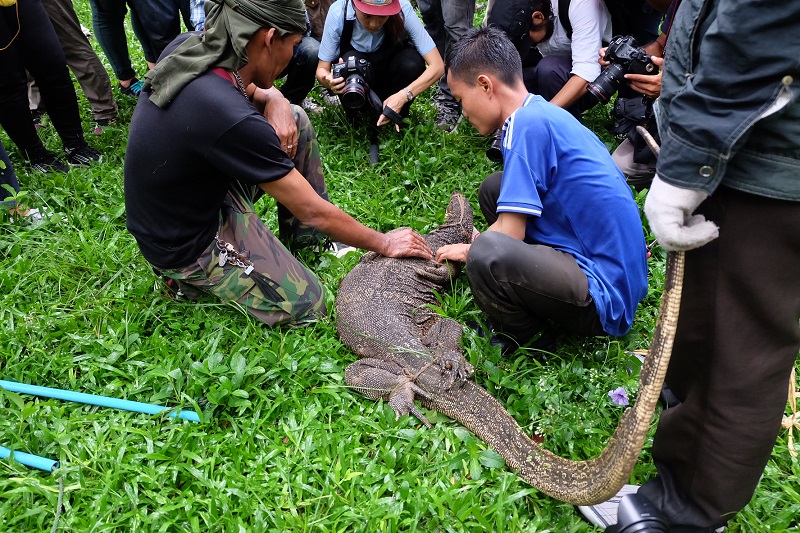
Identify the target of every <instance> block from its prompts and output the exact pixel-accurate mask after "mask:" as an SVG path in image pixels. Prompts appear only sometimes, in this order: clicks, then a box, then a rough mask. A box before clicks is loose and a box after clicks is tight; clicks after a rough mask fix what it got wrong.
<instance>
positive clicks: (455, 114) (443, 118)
mask: <svg viewBox="0 0 800 533" xmlns="http://www.w3.org/2000/svg"><path fill="white" fill-rule="evenodd" d="M459 122H461V109H460V108H459V106H457V105H455V106H454V105H451V104H446V103H443V102H439V104H438V106H437V111H436V120H435V121H434V124H435V125H436V127H437V128H439V129H440V130H444V131H445V132H446V133H452V132H453V131H455V129H456V126H458V123H459Z"/></svg>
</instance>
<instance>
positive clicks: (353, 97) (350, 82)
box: [340, 74, 367, 109]
mask: <svg viewBox="0 0 800 533" xmlns="http://www.w3.org/2000/svg"><path fill="white" fill-rule="evenodd" d="M340 99H341V100H342V105H343V106H345V107H348V108H350V109H360V108H362V107H364V104H365V103H366V101H367V87H366V84H365V83H364V80H363V78H361V77H360V76H359V75H357V74H353V75H351V76H348V78H347V80H346V81H345V85H344V91H343V92H342V94H341V96H340Z"/></svg>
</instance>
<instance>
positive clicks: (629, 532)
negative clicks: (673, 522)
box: [606, 493, 669, 533]
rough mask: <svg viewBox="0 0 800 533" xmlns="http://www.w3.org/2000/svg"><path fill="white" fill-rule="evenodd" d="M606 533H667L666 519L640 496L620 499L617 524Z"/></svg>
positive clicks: (629, 495)
mask: <svg viewBox="0 0 800 533" xmlns="http://www.w3.org/2000/svg"><path fill="white" fill-rule="evenodd" d="M606 531H607V532H608V533H669V526H668V525H667V519H666V517H664V515H663V514H661V511H659V510H658V509H656V507H655V505H653V503H652V502H651V501H650V500H648V499H647V498H645V497H644V496H642V495H640V494H635V493H634V494H627V495H625V496H623V497H622V499H621V500H620V502H619V509H617V523H616V525H613V526H609V527H608V528H607V529H606Z"/></svg>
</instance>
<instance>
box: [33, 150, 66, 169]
mask: <svg viewBox="0 0 800 533" xmlns="http://www.w3.org/2000/svg"><path fill="white" fill-rule="evenodd" d="M28 165H29V166H30V169H31V170H32V171H34V172H41V173H42V174H48V173H50V172H65V173H66V172H69V167H68V166H67V165H65V164H64V162H63V161H61V160H60V159H59V158H57V157H56V156H55V154H53V153H52V152H50V151H48V150H42V151H41V152H39V153H37V154H35V155H33V156H31V158H30V160H28Z"/></svg>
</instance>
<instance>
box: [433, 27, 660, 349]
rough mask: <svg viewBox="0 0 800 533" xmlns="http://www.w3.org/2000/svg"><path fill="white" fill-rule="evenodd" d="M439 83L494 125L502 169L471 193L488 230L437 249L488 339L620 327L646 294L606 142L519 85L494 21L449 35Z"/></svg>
mask: <svg viewBox="0 0 800 533" xmlns="http://www.w3.org/2000/svg"><path fill="white" fill-rule="evenodd" d="M448 82H449V84H450V88H451V90H452V92H453V95H455V97H456V99H457V100H459V101H460V102H461V105H462V109H463V113H464V116H465V117H467V118H468V119H469V120H470V122H471V123H472V124H473V126H475V128H476V129H477V130H478V131H479V132H480V133H482V134H488V133H491V132H492V131H494V130H496V129H497V128H499V127H501V126H502V128H503V161H504V164H505V169H504V171H503V172H502V173H495V174H492V175H491V176H489V177H488V178H486V180H485V181H484V182H483V183H482V184H481V187H480V193H479V202H480V207H481V211H482V212H483V215H484V217H485V218H486V221H487V223H488V224H489V228H488V230H487V231H486V232H484V233H483V234H481V235H480V236H478V237H477V238H476V239H475V240H474V242H473V243H472V244H471V245H451V246H446V247H443V248H440V249H439V251H438V253H437V255H436V258H437V260H438V261H443V260H446V259H449V260H456V261H462V262H465V263H466V271H467V277H468V278H469V282H470V285H471V287H472V291H473V293H474V295H475V300H476V301H477V303H478V305H479V306H480V308H481V309H482V310H483V311H484V312H485V313H486V314H487V315H488V317H489V321H490V323H491V325H492V327H493V328H494V330H495V332H496V333H501V334H502V335H500V336H497V335H496V336H495V338H494V344H501V346H502V347H503V349H504V351H506V352H508V351H510V350H513V349H515V348H516V347H517V345H522V344H525V343H528V342H529V341H531V340H532V339H533V338H535V337H536V336H539V335H543V334H545V333H546V334H547V335H546V337H550V338H552V335H553V331H555V330H557V329H561V330H564V331H566V332H568V333H572V334H576V335H583V336H595V335H615V336H620V335H624V334H626V333H627V332H628V330H629V329H630V327H631V324H632V323H633V316H634V313H635V311H636V307H637V305H638V304H639V301H640V300H641V299H642V298H643V297H644V296H645V294H647V261H646V254H647V252H646V247H645V242H644V233H643V231H642V223H641V220H640V217H639V211H638V209H637V207H636V203H635V202H634V200H633V196H632V194H631V191H630V188H629V187H628V186H627V185H626V183H625V178H624V177H623V176H622V174H621V173H620V171H619V170H618V169H617V167H616V166H615V165H614V162H613V160H612V159H611V156H610V155H609V153H608V150H607V149H606V147H605V146H604V145H603V143H602V142H600V140H599V139H598V138H597V136H595V135H594V134H593V133H592V132H591V131H589V130H588V129H586V128H585V127H584V126H583V125H581V124H580V122H578V121H577V120H576V119H575V118H574V117H573V116H572V115H570V114H569V113H568V112H566V111H564V110H563V109H561V108H559V107H557V106H555V105H553V104H550V103H548V102H547V101H545V100H544V99H543V98H542V97H541V96H537V95H533V94H530V93H528V91H527V89H526V88H525V85H524V83H523V81H522V67H521V64H520V59H519V54H518V53H517V51H516V49H515V48H514V46H513V45H512V44H511V42H510V41H509V40H508V38H507V37H506V36H505V34H503V32H502V31H500V30H497V29H494V28H476V29H473V30H471V31H470V32H468V33H467V34H466V35H465V36H464V37H463V38H462V39H461V40H460V41H459V42H458V43H456V44H454V45H453V47H452V48H451V50H450V53H449V55H448ZM551 326H556V328H555V329H553V328H551ZM504 337H505V339H504ZM546 337H545V336H541V337H540V340H541V341H544V339H545V338H546ZM542 344H545V343H544V342H541V343H539V344H538V345H539V346H541V345H542Z"/></svg>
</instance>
